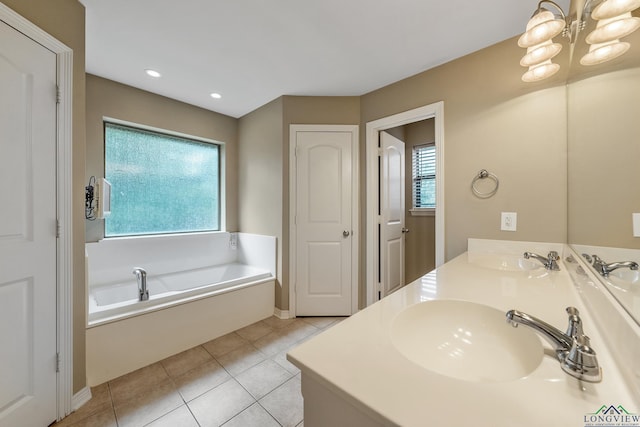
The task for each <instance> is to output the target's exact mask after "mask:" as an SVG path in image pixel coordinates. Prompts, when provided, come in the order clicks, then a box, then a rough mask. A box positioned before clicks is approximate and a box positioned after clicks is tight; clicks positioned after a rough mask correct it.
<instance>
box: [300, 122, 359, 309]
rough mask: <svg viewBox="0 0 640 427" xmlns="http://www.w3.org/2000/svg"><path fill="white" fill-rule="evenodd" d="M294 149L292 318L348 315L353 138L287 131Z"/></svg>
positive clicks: (327, 132) (352, 134)
mask: <svg viewBox="0 0 640 427" xmlns="http://www.w3.org/2000/svg"><path fill="white" fill-rule="evenodd" d="M292 135H294V138H292V141H291V143H292V144H295V157H296V159H295V162H296V163H295V169H296V176H295V181H296V182H295V200H296V202H295V218H294V221H295V236H296V237H295V248H293V249H292V250H295V260H296V261H295V277H294V283H295V298H296V300H295V314H296V315H297V316H338V315H340V316H344V315H350V314H351V313H352V302H353V289H354V287H355V286H357V284H356V283H353V282H352V275H353V270H354V269H356V268H357V267H356V266H354V265H353V263H354V261H355V260H354V259H353V257H352V250H353V245H357V241H356V240H355V239H354V237H353V228H354V227H353V221H352V216H353V212H354V206H353V195H354V193H353V192H354V191H356V190H355V189H354V188H353V174H354V171H353V167H352V160H353V159H352V155H353V154H352V149H353V147H354V144H357V133H356V132H355V131H354V130H353V129H351V130H345V131H335V130H317V129H316V130H297V131H295V132H293V131H292Z"/></svg>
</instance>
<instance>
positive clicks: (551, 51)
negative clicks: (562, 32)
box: [520, 40, 562, 67]
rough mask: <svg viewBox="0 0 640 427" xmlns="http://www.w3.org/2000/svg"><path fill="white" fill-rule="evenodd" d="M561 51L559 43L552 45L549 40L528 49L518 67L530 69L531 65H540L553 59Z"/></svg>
mask: <svg viewBox="0 0 640 427" xmlns="http://www.w3.org/2000/svg"><path fill="white" fill-rule="evenodd" d="M561 50H562V45H561V44H560V43H552V42H551V40H547V41H546V42H544V43H540V44H539V45H536V46H531V47H530V48H528V49H527V54H526V55H525V56H523V57H522V59H521V60H520V65H522V66H523V67H531V66H532V65H536V64H540V63H542V62H544V61H546V60H548V59H551V58H553V57H554V56H556V55H557V54H558V53H560V51H561Z"/></svg>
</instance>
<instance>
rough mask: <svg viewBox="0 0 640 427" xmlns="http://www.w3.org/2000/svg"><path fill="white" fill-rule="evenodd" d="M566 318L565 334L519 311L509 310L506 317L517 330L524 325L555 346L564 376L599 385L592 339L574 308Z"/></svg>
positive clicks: (596, 360)
mask: <svg viewBox="0 0 640 427" xmlns="http://www.w3.org/2000/svg"><path fill="white" fill-rule="evenodd" d="M567 314H568V316H569V325H568V327H567V332H566V333H565V332H562V331H560V330H559V329H557V328H555V327H553V326H551V325H549V324H548V323H546V322H544V321H542V320H540V319H537V318H535V317H533V316H530V315H528V314H526V313H523V312H521V311H518V310H509V311H507V315H506V316H507V322H509V323H510V324H511V325H512V326H513V327H514V328H516V327H518V325H524V326H528V327H530V328H532V329H533V330H534V331H536V332H538V333H539V334H540V335H542V337H543V338H545V339H546V340H547V341H548V342H549V343H550V344H551V345H552V346H553V349H554V350H555V352H556V357H557V358H558V360H559V361H560V367H561V368H562V370H563V371H564V372H566V373H567V374H569V375H571V376H572V377H574V378H577V379H579V380H583V381H588V382H599V381H601V380H602V370H601V369H600V365H599V364H598V359H597V358H596V352H595V351H594V350H593V348H591V345H590V342H589V337H588V336H586V335H585V334H584V332H583V330H582V320H581V319H580V313H579V312H578V310H577V309H576V308H575V307H567Z"/></svg>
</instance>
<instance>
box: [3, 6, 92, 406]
mask: <svg viewBox="0 0 640 427" xmlns="http://www.w3.org/2000/svg"><path fill="white" fill-rule="evenodd" d="M2 2H3V3H4V4H5V5H7V6H8V7H10V8H11V9H13V10H14V11H16V12H17V13H19V14H20V15H22V16H23V17H25V18H26V19H28V20H29V21H31V22H32V23H34V24H35V25H37V26H38V27H40V28H41V29H42V30H44V31H46V32H47V33H49V34H51V35H52V36H53V37H55V38H56V39H58V40H59V41H61V42H62V43H64V44H66V45H67V46H69V47H70V48H71V49H73V158H72V162H73V172H72V176H73V178H72V179H73V184H72V186H73V201H72V203H73V391H74V393H76V392H78V391H80V390H81V389H82V388H83V387H84V386H85V385H86V376H85V366H86V365H85V351H84V350H85V337H84V325H85V305H86V301H85V299H86V295H85V283H84V224H83V212H84V207H83V206H84V164H85V120H84V118H85V76H84V55H85V40H84V22H85V19H84V6H82V5H81V4H80V3H79V2H78V1H76V0H57V1H55V2H52V1H50V0H2Z"/></svg>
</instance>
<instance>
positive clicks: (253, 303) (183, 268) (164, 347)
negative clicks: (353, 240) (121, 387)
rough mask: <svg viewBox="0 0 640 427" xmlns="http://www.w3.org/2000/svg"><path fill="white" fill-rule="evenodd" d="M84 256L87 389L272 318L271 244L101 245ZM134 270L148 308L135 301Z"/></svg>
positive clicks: (150, 241)
mask: <svg viewBox="0 0 640 427" xmlns="http://www.w3.org/2000/svg"><path fill="white" fill-rule="evenodd" d="M232 242H235V243H236V244H235V245H234V244H232ZM86 254H87V263H86V265H87V283H88V285H89V286H88V289H87V291H88V292H87V294H88V296H89V297H88V301H87V313H88V315H87V330H86V349H87V382H88V384H89V385H90V386H94V385H98V384H102V383H104V382H105V381H109V380H111V379H113V378H116V377H118V376H120V375H123V374H126V373H127V372H131V371H133V370H135V369H139V368H141V367H143V366H147V365H150V364H152V363H155V362H157V361H159V360H162V359H164V358H166V357H168V356H171V355H173V354H176V353H179V352H181V351H184V350H187V349H189V348H192V347H194V346H196V345H199V344H202V343H204V342H207V341H209V340H212V339H215V338H217V337H219V336H222V335H224V334H227V333H229V332H232V331H234V330H237V329H240V328H242V327H244V326H247V325H250V324H252V323H254V322H257V321H259V320H261V319H264V318H266V317H268V316H271V315H273V313H274V306H275V286H276V267H275V266H276V238H275V237H273V236H259V235H254V234H246V233H237V234H230V233H200V234H192V235H178V236H151V237H143V238H130V239H108V240H104V241H100V242H94V243H87V244H86ZM134 267H141V268H144V269H145V270H146V271H147V288H148V290H149V300H148V301H139V298H138V285H137V282H136V278H135V276H134V275H133V273H132V270H133V268H134Z"/></svg>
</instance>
